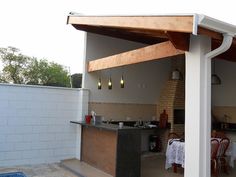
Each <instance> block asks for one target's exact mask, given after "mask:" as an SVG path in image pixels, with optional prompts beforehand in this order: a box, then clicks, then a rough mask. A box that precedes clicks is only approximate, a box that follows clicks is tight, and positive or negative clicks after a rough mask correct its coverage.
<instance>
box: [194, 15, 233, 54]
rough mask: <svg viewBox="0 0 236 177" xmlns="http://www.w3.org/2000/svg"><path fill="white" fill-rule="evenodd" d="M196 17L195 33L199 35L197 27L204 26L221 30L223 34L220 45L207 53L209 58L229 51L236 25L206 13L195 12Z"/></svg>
mask: <svg viewBox="0 0 236 177" xmlns="http://www.w3.org/2000/svg"><path fill="white" fill-rule="evenodd" d="M195 16H196V17H195V18H194V24H193V25H194V28H193V29H195V31H193V34H195V35H197V27H198V26H200V27H204V28H207V29H210V30H212V31H216V32H219V33H221V34H223V42H222V44H221V46H220V47H218V48H216V49H215V50H213V51H211V52H209V53H207V54H206V57H207V58H214V57H216V56H218V55H220V54H222V53H224V52H225V51H227V50H228V49H229V48H230V46H231V44H232V41H233V37H234V36H235V35H236V26H234V25H231V24H229V23H225V22H222V21H220V20H216V19H214V18H211V17H208V16H206V15H199V14H195Z"/></svg>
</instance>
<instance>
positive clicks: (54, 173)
mask: <svg viewBox="0 0 236 177" xmlns="http://www.w3.org/2000/svg"><path fill="white" fill-rule="evenodd" d="M16 171H20V172H23V173H25V174H26V175H27V177H78V176H76V175H75V174H73V173H72V172H70V171H68V170H66V169H64V168H62V167H60V165H59V164H42V165H26V166H16V167H10V168H1V167H0V173H8V172H16Z"/></svg>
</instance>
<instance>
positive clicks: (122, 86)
mask: <svg viewBox="0 0 236 177" xmlns="http://www.w3.org/2000/svg"><path fill="white" fill-rule="evenodd" d="M120 88H125V81H124V76H123V74H122V75H121V78H120Z"/></svg>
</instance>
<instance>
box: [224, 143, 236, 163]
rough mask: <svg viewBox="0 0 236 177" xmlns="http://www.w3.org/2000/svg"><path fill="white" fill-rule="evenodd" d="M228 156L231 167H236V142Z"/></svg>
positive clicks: (231, 144)
mask: <svg viewBox="0 0 236 177" xmlns="http://www.w3.org/2000/svg"><path fill="white" fill-rule="evenodd" d="M226 154H227V155H228V156H229V157H230V161H229V165H230V166H231V167H234V161H235V160H236V142H232V143H230V146H229V151H228V152H226Z"/></svg>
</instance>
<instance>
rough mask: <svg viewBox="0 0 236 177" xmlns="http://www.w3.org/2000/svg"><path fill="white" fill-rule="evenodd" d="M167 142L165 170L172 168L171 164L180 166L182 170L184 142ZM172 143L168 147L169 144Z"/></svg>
mask: <svg viewBox="0 0 236 177" xmlns="http://www.w3.org/2000/svg"><path fill="white" fill-rule="evenodd" d="M175 140H177V139H174V140H169V141H168V145H167V149H166V165H165V168H166V169H168V168H170V167H172V164H173V163H176V164H180V165H181V166H182V167H183V168H184V155H185V149H184V144H185V143H184V142H180V141H175ZM171 141H173V142H172V143H171V145H170V142H171Z"/></svg>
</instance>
